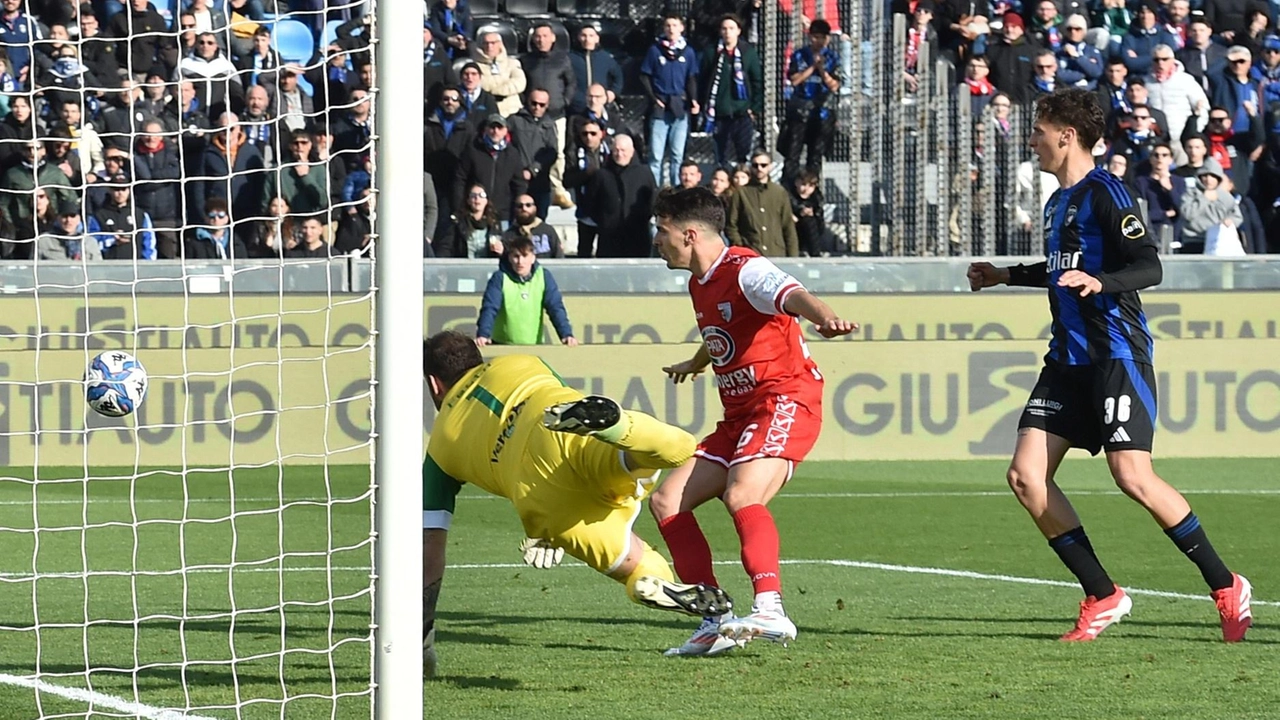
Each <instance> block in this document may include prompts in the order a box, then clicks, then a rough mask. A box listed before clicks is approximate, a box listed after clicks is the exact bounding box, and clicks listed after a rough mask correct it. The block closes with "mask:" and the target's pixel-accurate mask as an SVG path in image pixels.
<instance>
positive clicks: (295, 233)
mask: <svg viewBox="0 0 1280 720" xmlns="http://www.w3.org/2000/svg"><path fill="white" fill-rule="evenodd" d="M294 217H295V216H294V215H292V214H291V213H290V212H289V203H288V201H286V200H285V199H284V198H282V197H274V198H271V204H270V205H268V206H267V217H266V219H264V220H259V221H258V222H257V223H256V228H255V232H254V233H253V236H252V242H250V243H246V246H247V249H248V252H249V257H255V258H278V257H283V256H284V253H285V251H287V250H292V249H293V248H294V246H296V245H297V244H298V241H299V240H300V239H301V236H302V228H301V227H299V225H298V223H296V222H294Z"/></svg>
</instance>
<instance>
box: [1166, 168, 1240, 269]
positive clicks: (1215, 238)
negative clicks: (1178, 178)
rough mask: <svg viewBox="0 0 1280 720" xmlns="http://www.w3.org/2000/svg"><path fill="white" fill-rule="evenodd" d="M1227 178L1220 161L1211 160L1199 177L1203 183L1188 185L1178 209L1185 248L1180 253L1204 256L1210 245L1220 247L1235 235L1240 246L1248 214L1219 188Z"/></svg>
mask: <svg viewBox="0 0 1280 720" xmlns="http://www.w3.org/2000/svg"><path fill="white" fill-rule="evenodd" d="M1225 178H1226V173H1225V172H1223V170H1222V167H1221V166H1220V165H1218V161H1217V160H1214V159H1213V158H1208V159H1206V160H1205V161H1204V165H1202V166H1201V167H1200V170H1199V171H1198V172H1197V174H1196V179H1197V180H1198V181H1199V183H1188V184H1187V191H1186V192H1185V193H1184V194H1183V195H1182V205H1181V206H1180V207H1179V208H1178V211H1179V213H1180V214H1181V215H1182V247H1180V248H1178V252H1179V253H1182V254H1193V255H1197V254H1203V253H1204V252H1205V245H1206V244H1209V243H1212V244H1218V243H1219V242H1223V241H1225V240H1226V238H1227V237H1230V236H1233V235H1234V236H1235V243H1236V244H1239V243H1240V240H1239V227H1240V225H1241V224H1242V223H1243V222H1244V215H1243V214H1242V213H1241V212H1240V204H1239V203H1238V202H1236V199H1235V198H1234V197H1233V196H1232V195H1231V193H1230V192H1228V191H1226V190H1223V189H1221V188H1220V187H1219V186H1220V185H1222V181H1223V180H1224V179H1225ZM1223 244H1226V243H1225V242H1223ZM1215 254H1216V253H1215Z"/></svg>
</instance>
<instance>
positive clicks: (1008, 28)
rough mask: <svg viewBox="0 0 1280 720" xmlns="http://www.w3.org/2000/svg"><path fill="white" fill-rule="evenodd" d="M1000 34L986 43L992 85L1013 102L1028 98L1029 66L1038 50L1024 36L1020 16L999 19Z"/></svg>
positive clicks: (1024, 29) (1030, 68) (1024, 31)
mask: <svg viewBox="0 0 1280 720" xmlns="http://www.w3.org/2000/svg"><path fill="white" fill-rule="evenodd" d="M1001 21H1002V22H1001V27H1000V35H999V37H998V38H992V40H991V42H989V43H988V44H987V61H988V62H989V63H990V64H991V83H992V84H993V85H995V86H996V87H998V88H1000V90H1001V91H1003V92H1005V93H1007V94H1008V95H1009V99H1010V100H1012V101H1014V102H1016V103H1024V102H1026V101H1028V100H1030V99H1031V76H1032V65H1033V64H1034V60H1035V57H1036V51H1037V50H1038V48H1037V47H1036V46H1035V45H1034V44H1033V43H1032V42H1031V41H1030V39H1029V38H1028V37H1027V32H1026V25H1025V23H1024V21H1023V19H1022V16H1021V15H1019V14H1018V13H1016V12H1012V11H1010V12H1007V13H1005V14H1004V17H1003V18H1001Z"/></svg>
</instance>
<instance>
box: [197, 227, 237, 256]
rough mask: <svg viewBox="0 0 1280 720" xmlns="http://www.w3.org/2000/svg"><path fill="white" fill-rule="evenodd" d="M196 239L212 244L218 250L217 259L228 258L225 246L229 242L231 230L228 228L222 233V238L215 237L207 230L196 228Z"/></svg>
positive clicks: (228, 254)
mask: <svg viewBox="0 0 1280 720" xmlns="http://www.w3.org/2000/svg"><path fill="white" fill-rule="evenodd" d="M196 239H197V240H204V241H207V242H211V243H213V244H214V245H215V246H216V247H217V248H218V256H219V257H223V258H226V257H229V256H230V253H228V252H227V244H228V243H229V242H230V241H231V230H230V229H229V228H228V229H227V230H226V231H224V232H223V233H222V237H220V238H219V237H215V236H214V234H213V233H212V232H210V231H209V230H208V229H207V228H196Z"/></svg>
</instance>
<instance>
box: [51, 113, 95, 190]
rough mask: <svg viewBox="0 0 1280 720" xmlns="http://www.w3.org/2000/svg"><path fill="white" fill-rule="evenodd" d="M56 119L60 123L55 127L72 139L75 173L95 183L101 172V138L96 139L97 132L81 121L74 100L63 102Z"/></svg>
mask: <svg viewBox="0 0 1280 720" xmlns="http://www.w3.org/2000/svg"><path fill="white" fill-rule="evenodd" d="M58 118H59V120H60V121H61V122H60V123H59V124H58V125H57V127H60V128H63V129H65V130H66V131H67V133H68V137H69V138H72V139H74V142H73V143H71V145H70V150H71V153H72V155H73V157H74V159H75V162H76V163H77V167H76V170H77V172H78V173H79V175H80V176H81V177H82V178H84V180H85V181H86V182H90V183H92V182H94V181H96V180H97V179H98V178H97V177H96V175H97V173H100V172H102V138H100V137H98V131H97V130H94V129H93V125H91V124H86V123H84V122H83V121H82V119H83V116H82V114H81V112H80V103H79V101H76V100H69V101H64V102H63V103H62V106H61V107H59V108H58Z"/></svg>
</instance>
